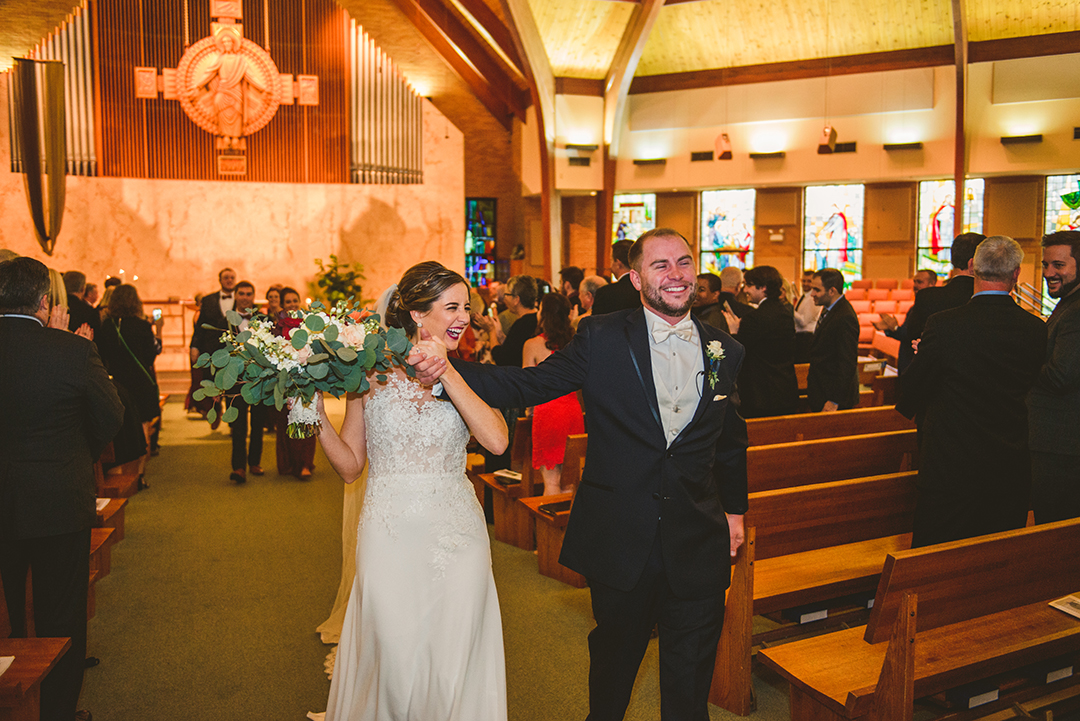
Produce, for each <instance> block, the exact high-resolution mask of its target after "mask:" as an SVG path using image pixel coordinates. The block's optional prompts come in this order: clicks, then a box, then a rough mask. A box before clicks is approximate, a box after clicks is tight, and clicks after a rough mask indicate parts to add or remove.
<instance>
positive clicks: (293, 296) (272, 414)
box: [260, 287, 318, 478]
mask: <svg viewBox="0 0 1080 721" xmlns="http://www.w3.org/2000/svg"><path fill="white" fill-rule="evenodd" d="M267 295H268V296H269V293H267ZM299 309H300V293H299V292H298V291H297V290H296V289H294V288H287V287H283V288H282V289H281V310H280V311H278V315H280V314H281V313H287V312H289V311H291V310H299ZM262 412H263V413H264V414H265V415H266V416H267V417H268V420H267V421H266V422H267V426H268V427H269V425H270V422H271V421H272V423H273V425H274V427H275V429H276V431H275V432H276V433H277V436H276V441H277V442H276V443H275V445H274V455H275V456H276V457H277V472H278V474H279V475H282V476H296V477H297V478H310V477H311V473H312V471H314V470H315V445H316V444H317V443H318V439H317V438H316V437H314V436H312V437H311V438H289V434H288V426H289V421H288V413H289V412H288V410H286V409H282V410H281V411H278V410H277V409H276V408H273V407H269V406H263V409H262ZM260 470H261V469H260Z"/></svg>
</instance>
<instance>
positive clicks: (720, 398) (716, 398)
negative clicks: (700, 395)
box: [713, 395, 727, 401]
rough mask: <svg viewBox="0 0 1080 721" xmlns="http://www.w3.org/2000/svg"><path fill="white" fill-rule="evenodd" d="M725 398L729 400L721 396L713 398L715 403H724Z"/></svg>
mask: <svg viewBox="0 0 1080 721" xmlns="http://www.w3.org/2000/svg"><path fill="white" fill-rule="evenodd" d="M725 398H727V396H719V395H717V396H713V400H714V401H722V400H724V399H725Z"/></svg>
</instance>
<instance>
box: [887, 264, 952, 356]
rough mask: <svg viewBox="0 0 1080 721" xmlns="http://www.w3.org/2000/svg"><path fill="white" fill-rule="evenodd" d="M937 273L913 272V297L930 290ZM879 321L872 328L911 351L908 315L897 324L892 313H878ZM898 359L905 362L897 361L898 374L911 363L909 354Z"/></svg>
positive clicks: (922, 270) (928, 269) (926, 270)
mask: <svg viewBox="0 0 1080 721" xmlns="http://www.w3.org/2000/svg"><path fill="white" fill-rule="evenodd" d="M937 280H938V276H937V272H936V271H934V270H931V269H930V268H923V269H921V270H917V271H915V275H913V276H912V277H911V287H912V289H914V291H915V297H916V298H918V297H919V291H922V290H925V289H927V288H932V287H935V286H936V285H937ZM878 317H879V318H880V320H876V321H874V327H875V328H877V329H878V330H880V331H882V332H883V333H885V335H887V336H888V337H890V338H893V339H895V340H898V341H900V347H901V348H903V347H904V346H905V345H906V346H908V350H910V349H911V343H910V342H909V340H908V339H909V337H910V333H911V319H912V316H911V314H910V313H908V314H906V315H905V317H904V322H903V323H899V322H897V320H896V316H894V315H893V314H892V313H878ZM900 358H904V359H905V362H904V363H903V364H901V363H900V361H899V359H897V363H896V370H897V372H899V373H903V372H904V371H905V370H907V366H908V364H910V363H911V354H901V355H900Z"/></svg>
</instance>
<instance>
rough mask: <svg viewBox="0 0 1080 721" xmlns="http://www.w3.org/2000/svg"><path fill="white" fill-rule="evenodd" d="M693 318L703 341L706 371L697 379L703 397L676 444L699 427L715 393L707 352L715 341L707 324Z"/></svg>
mask: <svg viewBox="0 0 1080 721" xmlns="http://www.w3.org/2000/svg"><path fill="white" fill-rule="evenodd" d="M691 317H692V318H693V320H694V325H696V326H697V329H698V338H700V339H701V349H700V350H701V361H702V366H701V367H702V368H703V369H704V372H703V373H702V375H701V376H700V377H699V378H696V379H695V380H696V381H697V384H698V391H699V393H700V395H701V397H700V398H698V404H697V409H696V410H695V411H694V417H693V418H692V419H691V420H690V422H689V423H687V424H686V427H685V428H683V429H682V432H681V433H680V434H679V437H678V438H676V439H675V443H678V442H679V441H681V440H682V439H683V437H684V436H685V435H686V434H687V433H689V432H690V430H691V429H693V427H694V426H695V425H697V422H698V421H700V420H701V417H702V416H703V415H705V411H706V410H708V408H709V404H710V403H712V399H713V392H712V390H711V389H710V388H709V356H708V355H707V354H706V351H707V349H708V347H709V341H711V340H714V338H713V334H712V333H711V332H709V331H707V330H705V324H704V323H702V322H701V321H700V320H698V319H697V318H696V317H694V316H693V314H691Z"/></svg>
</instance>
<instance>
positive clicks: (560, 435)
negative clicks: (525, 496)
mask: <svg viewBox="0 0 1080 721" xmlns="http://www.w3.org/2000/svg"><path fill="white" fill-rule="evenodd" d="M537 327H538V328H539V330H540V334H539V335H537V336H536V337H535V338H530V339H529V340H527V341H525V348H524V351H523V354H522V358H523V360H522V366H523V367H525V368H528V367H529V366H534V365H537V364H538V363H540V362H541V361H543V360H544V359H545V358H547V357H548V356H549V355H551V354H552V352H554V351H557V350H559V349H560V348H563V347H565V346H566V344H567V343H569V342H570V339H571V338H573V337H574V330H573V328H572V327H571V325H570V301H569V300H567V298H566V296H565V295H560V294H558V293H548V294H547V295H545V296H544V298H543V299H542V300H541V301H540V314H539V319H538V321H537ZM532 419H533V420H532V465H533V468H537V469H539V470H540V475H541V477H542V478H543V479H544V495H545V496H551V495H554V494H556V493H562V492H563V489H562V486H561V484H560V482H559V480H560V476H561V475H562V462H563V455H564V454H565V453H566V437H567V436H570V435H574V434H578V433H584V432H585V420H584V418H583V417H582V415H581V404H580V403H578V399H577V394H576V393H569V394H567V395H565V396H563V397H562V398H556V399H555V400H553V401H548V402H547V403H544V404H543V405H539V406H536V407H535V408H534V409H533V415H532Z"/></svg>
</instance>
